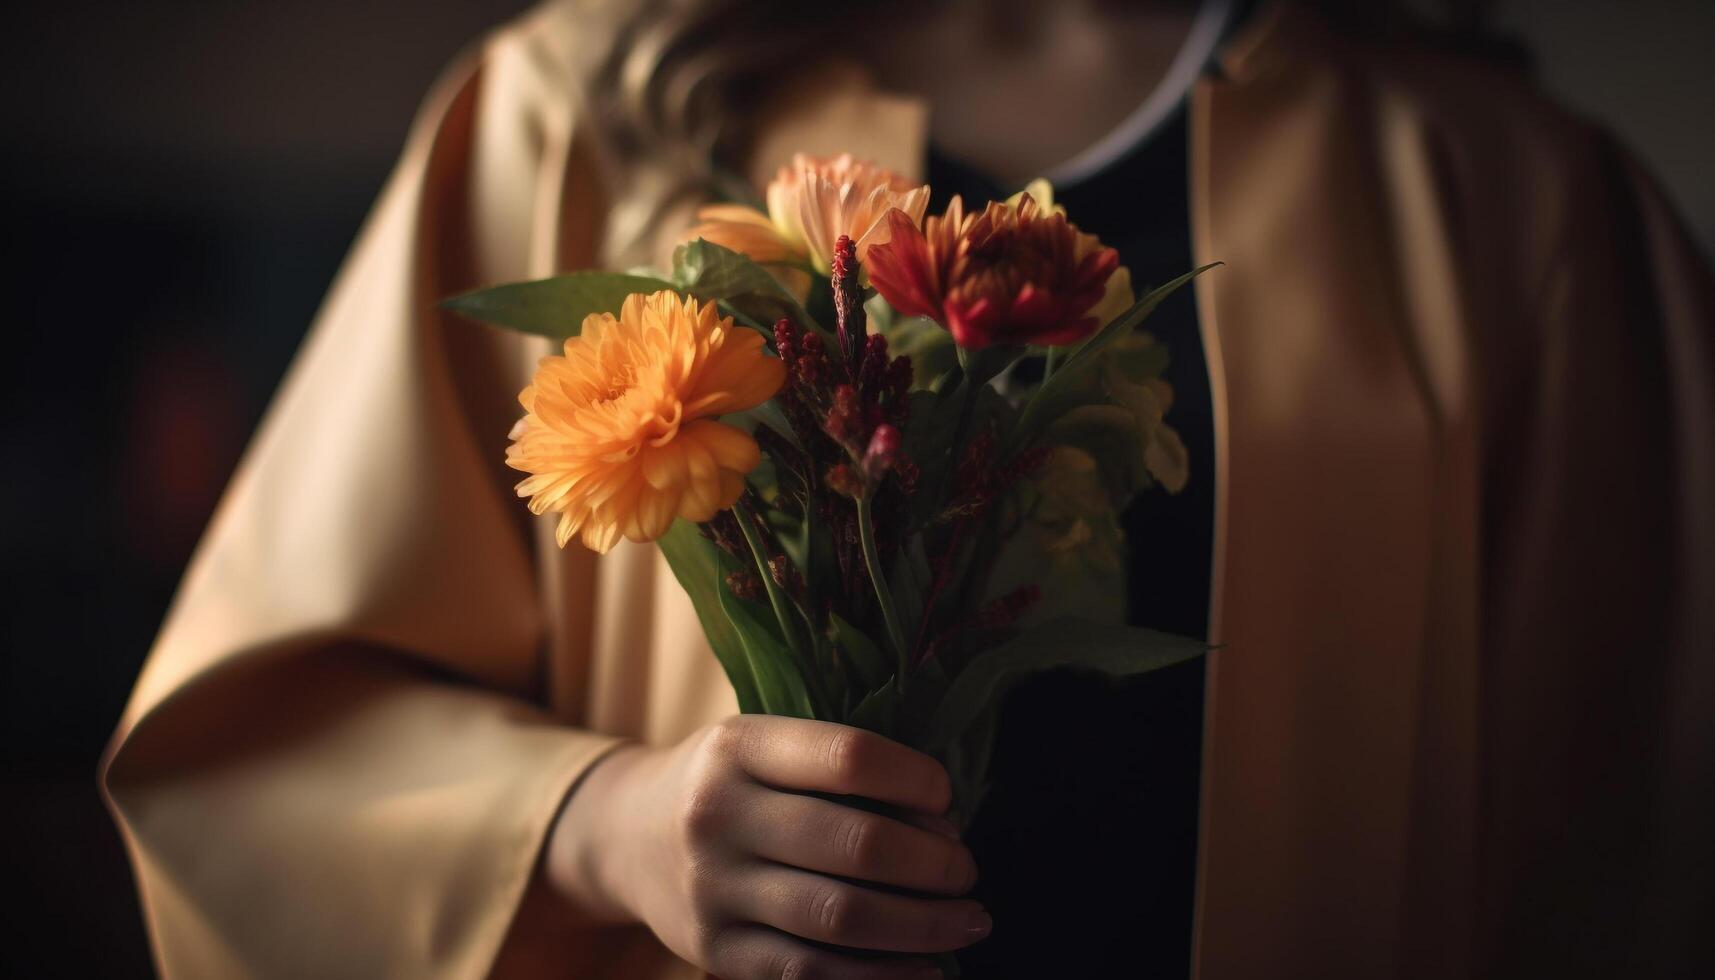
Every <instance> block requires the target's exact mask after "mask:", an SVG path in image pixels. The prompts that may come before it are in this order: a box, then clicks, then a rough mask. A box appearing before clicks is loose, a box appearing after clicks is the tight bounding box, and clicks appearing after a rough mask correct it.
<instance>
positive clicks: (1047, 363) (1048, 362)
mask: <svg viewBox="0 0 1715 980" xmlns="http://www.w3.org/2000/svg"><path fill="white" fill-rule="evenodd" d="M1064 350H1065V348H1064V347H1050V348H1048V356H1047V357H1046V358H1044V359H1043V362H1042V380H1043V381H1047V380H1048V379H1049V378H1052V377H1054V372H1055V371H1058V370H1060V359H1061V358H1060V354H1061V351H1064Z"/></svg>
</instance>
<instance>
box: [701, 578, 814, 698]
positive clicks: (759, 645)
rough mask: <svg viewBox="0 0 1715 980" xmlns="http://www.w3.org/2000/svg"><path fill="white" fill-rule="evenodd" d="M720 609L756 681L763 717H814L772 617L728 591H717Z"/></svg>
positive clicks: (791, 655) (793, 662)
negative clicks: (764, 715) (767, 715)
mask: <svg viewBox="0 0 1715 980" xmlns="http://www.w3.org/2000/svg"><path fill="white" fill-rule="evenodd" d="M718 594H719V596H720V602H721V609H722V610H723V611H725V613H726V618H727V621H728V622H729V623H730V624H731V626H732V629H733V632H734V633H736V634H738V640H739V644H740V646H741V648H742V649H743V651H744V656H745V659H746V660H747V661H748V662H749V664H750V672H751V676H752V677H754V678H756V693H757V696H758V698H759V700H760V701H761V702H762V711H763V713H764V714H770V715H785V716H787V717H791V718H814V717H816V710H815V708H814V707H813V706H812V704H811V702H810V694H809V691H808V690H806V689H805V687H804V677H803V675H802V674H800V673H799V671H798V660H797V657H795V656H794V655H793V653H792V651H791V649H790V648H788V647H787V646H786V643H785V642H784V641H783V640H781V638H780V633H779V631H778V630H777V629H776V628H775V626H774V617H773V616H772V615H770V614H769V613H768V612H767V611H766V610H765V609H763V608H762V607H761V606H759V605H757V604H756V603H752V602H746V601H744V600H742V599H740V598H738V597H737V596H735V595H733V594H732V592H731V590H729V589H726V588H724V587H723V588H721V589H720V590H719V593H718Z"/></svg>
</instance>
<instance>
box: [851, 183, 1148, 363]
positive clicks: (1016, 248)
mask: <svg viewBox="0 0 1715 980" xmlns="http://www.w3.org/2000/svg"><path fill="white" fill-rule="evenodd" d="M888 223H889V225H890V226H891V236H890V241H888V242H887V243H885V244H878V245H877V246H876V247H875V248H873V249H871V250H870V255H869V277H870V282H871V284H873V285H874V286H875V288H876V291H877V292H879V293H881V295H882V296H883V297H884V298H885V299H886V300H887V302H888V303H889V304H891V305H892V306H893V308H894V309H895V310H897V311H898V312H900V313H902V314H904V315H906V316H924V317H928V318H930V319H932V320H934V321H935V322H936V323H939V324H941V325H942V326H944V327H946V328H947V330H948V331H949V332H950V333H951V334H952V335H953V341H954V342H955V343H957V344H958V345H959V346H960V347H964V348H966V349H967V350H980V349H982V348H984V347H988V346H990V345H991V344H1037V345H1041V346H1050V345H1061V344H1070V343H1073V342H1076V341H1078V340H1082V339H1083V338H1085V337H1087V336H1089V335H1090V334H1091V333H1093V332H1095V330H1096V329H1097V328H1099V327H1100V326H1101V325H1102V322H1101V320H1100V319H1099V318H1098V315H1097V314H1098V311H1104V312H1105V309H1106V307H1107V306H1108V305H1109V304H1108V303H1107V302H1104V299H1105V297H1106V296H1107V293H1108V287H1109V281H1110V279H1112V278H1113V276H1114V275H1115V273H1116V271H1117V270H1118V268H1119V253H1117V252H1115V251H1114V250H1113V249H1111V248H1108V247H1107V246H1105V245H1103V244H1102V243H1101V242H1100V241H1098V240H1097V239H1096V237H1095V236H1094V235H1086V234H1084V233H1083V232H1080V231H1079V230H1078V229H1077V227H1076V226H1074V225H1072V224H1071V223H1070V222H1068V221H1067V220H1066V216H1065V215H1064V214H1063V213H1055V212H1052V211H1048V210H1045V209H1043V208H1042V207H1040V206H1039V205H1038V204H1037V202H1036V200H1035V198H1033V197H1032V196H1030V195H1029V194H1024V195H1022V196H1020V197H1019V198H1018V199H1017V203H1016V204H1012V203H1001V202H992V203H990V204H989V206H988V207H987V208H985V209H984V210H983V211H982V213H981V214H975V215H970V214H966V213H965V209H964V203H963V202H962V201H961V200H960V199H958V198H954V199H953V201H952V203H950V204H949V205H948V206H947V211H946V213H945V214H944V215H941V216H939V217H930V218H929V219H927V220H926V221H925V222H923V227H922V228H921V229H919V228H918V227H917V225H916V223H915V222H913V221H912V220H911V219H910V217H909V216H908V215H905V214H902V213H890V214H889V215H888ZM1127 279H1128V280H1129V277H1127ZM1128 286H1129V282H1128Z"/></svg>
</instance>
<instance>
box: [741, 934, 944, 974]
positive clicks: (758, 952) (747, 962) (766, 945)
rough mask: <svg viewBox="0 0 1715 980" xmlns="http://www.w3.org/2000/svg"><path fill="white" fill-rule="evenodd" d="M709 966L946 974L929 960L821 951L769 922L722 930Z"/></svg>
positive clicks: (773, 971) (744, 969) (744, 970)
mask: <svg viewBox="0 0 1715 980" xmlns="http://www.w3.org/2000/svg"><path fill="white" fill-rule="evenodd" d="M708 967H709V969H710V971H711V972H713V973H714V974H715V975H716V976H718V977H721V978H722V980H781V978H785V977H804V978H810V977H815V978H817V980H940V977H941V975H942V974H941V971H940V970H939V969H938V968H937V967H936V966H935V965H934V964H932V963H929V962H927V961H925V960H919V959H885V960H864V959H858V958H856V957H853V956H845V955H841V954H840V953H836V952H834V951H832V950H825V949H817V948H815V947H814V946H811V945H810V944H808V943H804V942H800V941H798V940H796V939H793V938H792V937H791V936H787V935H784V934H782V933H779V932H776V931H775V930H773V929H769V928H767V927H765V926H740V927H737V928H733V929H728V930H727V931H726V932H724V933H722V934H721V937H720V938H719V939H717V940H716V941H715V943H714V947H713V948H712V950H711V951H710V957H709V963H708Z"/></svg>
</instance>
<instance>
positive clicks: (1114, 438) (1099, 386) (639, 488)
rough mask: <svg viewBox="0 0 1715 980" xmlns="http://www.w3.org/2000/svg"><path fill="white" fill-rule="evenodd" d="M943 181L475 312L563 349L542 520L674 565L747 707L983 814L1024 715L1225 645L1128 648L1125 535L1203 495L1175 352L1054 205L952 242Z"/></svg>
mask: <svg viewBox="0 0 1715 980" xmlns="http://www.w3.org/2000/svg"><path fill="white" fill-rule="evenodd" d="M928 196H929V189H928V188H927V187H921V186H913V185H912V184H911V183H910V182H909V181H905V180H903V179H902V178H899V177H898V176H896V175H894V174H891V173H889V172H887V171H885V170H882V169H880V168H877V167H874V166H871V165H869V164H865V163H862V162H859V161H854V160H852V159H851V158H850V157H838V158H834V159H828V160H821V159H813V158H809V157H802V156H801V157H798V158H796V159H795V160H794V162H793V164H792V165H791V166H789V167H786V168H783V169H782V171H781V173H780V176H779V177H778V178H777V179H776V180H775V181H774V183H772V184H771V185H770V186H769V188H768V191H767V203H766V205H765V206H764V207H750V206H746V205H743V204H725V205H717V206H712V207H709V208H705V209H704V210H703V212H702V215H701V223H700V224H699V225H698V226H697V227H696V228H695V229H693V230H692V233H691V238H690V240H689V241H687V243H686V244H684V245H682V246H681V247H680V248H679V249H678V250H677V252H676V253H675V255H674V258H673V263H672V268H671V270H669V271H667V272H666V273H663V274H659V275H657V274H653V273H627V274H614V273H605V272H576V273H571V274H568V275H563V276H558V277H555V278H552V279H547V280H541V281H537V282H528V283H518V284H512V285H504V286H498V287H495V288H491V289H485V290H480V291H477V292H474V293H469V294H465V295H463V296H460V297H457V298H454V299H452V300H449V301H448V303H447V305H448V306H449V307H451V308H452V309H455V310H457V311H459V312H461V313H463V314H465V315H467V316H470V317H473V318H476V319H479V320H483V321H486V322H488V323H492V324H495V325H498V326H502V327H507V328H511V329H515V330H521V331H526V332H530V333H536V334H542V335H546V336H548V337H551V338H553V339H554V340H556V341H559V342H560V343H561V344H562V353H560V354H556V355H552V356H549V357H546V358H544V359H543V360H542V362H541V365H540V367H539V369H538V371H537V373H536V376H535V378H534V379H533V380H532V382H531V384H530V386H529V387H528V388H527V389H525V391H524V392H523V393H522V395H521V396H520V401H521V403H522V405H523V407H524V409H525V415H524V417H523V418H522V419H521V420H520V421H519V423H518V425H517V427H516V428H515V429H514V430H513V433H512V440H513V441H512V444H511V446H510V448H509V451H508V456H507V461H508V463H509V464H510V465H511V466H513V467H515V468H517V469H519V470H521V471H523V472H524V473H526V474H527V476H526V477H525V479H524V480H523V481H522V482H521V483H519V485H518V492H519V494H520V496H523V497H527V498H529V505H530V507H531V509H532V510H533V511H534V512H535V513H538V514H553V515H556V516H557V520H558V525H557V527H558V540H559V542H560V544H561V545H562V546H565V545H567V544H569V543H570V542H571V541H572V540H573V539H574V538H576V539H577V540H578V542H580V544H581V545H582V546H584V547H588V548H591V549H593V550H596V551H600V552H606V551H608V550H609V549H611V548H613V547H614V546H616V545H617V544H618V542H619V540H620V539H621V538H625V539H628V540H631V541H637V542H647V541H653V542H655V543H656V544H657V546H659V547H660V548H661V550H662V552H663V553H664V554H665V556H666V558H667V561H668V563H669V564H670V565H671V567H672V569H673V572H674V574H675V575H676V576H677V578H678V580H679V583H680V585H681V586H682V587H683V588H684V589H685V592H686V593H687V595H688V596H689V597H690V599H691V602H692V604H693V605H694V606H695V608H696V611H697V615H698V617H699V619H700V622H701V624H702V626H703V629H704V632H705V634H706V635H707V638H708V641H709V646H710V647H711V648H712V649H713V651H714V653H715V656H716V657H718V658H719V660H720V662H721V665H722V666H723V667H724V669H725V671H726V675H727V677H728V679H729V680H730V681H731V683H732V685H733V689H734V691H735V692H736V693H737V696H738V703H739V706H740V708H741V709H742V710H743V711H746V712H760V713H767V714H777V715H792V716H798V717H804V718H817V719H823V720H827V721H833V722H839V723H843V724H848V725H855V726H859V727H862V728H867V729H870V730H872V731H875V732H878V733H881V734H883V735H886V736H888V737H890V738H893V739H896V740H898V741H900V742H903V743H905V744H907V745H911V746H913V747H915V748H918V749H921V750H923V751H926V752H928V753H930V754H932V755H934V756H935V757H937V758H939V759H940V760H941V761H942V762H943V763H944V764H945V765H946V766H947V768H948V771H949V773H950V774H951V775H952V777H953V785H954V796H955V812H956V814H957V816H958V817H959V818H961V819H962V820H965V821H968V820H969V818H970V817H971V816H972V814H973V813H974V812H975V809H976V807H977V805H978V803H979V802H980V800H981V796H982V790H983V786H984V778H985V772H986V770H987V767H988V761H989V757H990V753H991V749H992V746H993V743H994V739H995V727H996V719H997V716H998V711H999V706H1000V703H1001V700H1002V698H1003V696H1004V694H1005V692H1006V690H1007V689H1008V688H1009V687H1010V686H1011V685H1013V684H1014V683H1016V682H1017V681H1018V680H1019V679H1021V678H1023V677H1025V676H1027V675H1029V674H1031V673H1032V672H1035V671H1041V670H1046V669H1051V668H1075V669H1083V670H1091V671H1098V672H1101V673H1103V674H1108V675H1113V676H1120V675H1127V674H1136V673H1141V672H1145V671H1150V670H1154V669H1157V668H1160V667H1163V666H1167V665H1169V664H1173V663H1177V662H1180V661H1182V660H1186V659H1188V658H1192V657H1196V656H1200V655H1201V654H1202V653H1203V652H1204V651H1205V647H1204V645H1203V644H1202V643H1201V642H1198V641H1195V640H1190V639H1186V638H1180V637H1173V636H1167V635H1163V634H1160V633H1155V632H1151V631H1148V630H1143V629H1138V628H1134V627H1128V626H1125V625H1123V623H1122V619H1123V615H1122V613H1123V596H1124V574H1125V562H1124V559H1123V555H1124V551H1123V549H1122V542H1121V539H1120V531H1119V523H1118V515H1119V513H1120V512H1121V511H1122V510H1123V509H1124V507H1125V506H1126V504H1127V503H1128V502H1129V501H1130V500H1131V499H1132V498H1133V497H1134V496H1135V495H1136V494H1138V493H1141V492H1144V491H1145V490H1147V489H1149V488H1150V487H1152V486H1154V485H1156V484H1161V485H1164V486H1165V488H1166V489H1167V490H1169V491H1177V489H1178V488H1179V487H1181V486H1182V485H1183V483H1184V480H1185V472H1186V460H1185V454H1184V449H1183V446H1182V444H1181V443H1180V442H1179V439H1178V437H1177V435H1176V434H1175V433H1174V432H1173V430H1172V428H1171V427H1170V426H1169V425H1168V424H1167V423H1166V422H1165V421H1164V420H1163V416H1164V414H1165V413H1166V412H1167V409H1168V407H1169V406H1170V404H1171V392H1170V390H1168V388H1167V386H1166V385H1165V384H1164V383H1163V382H1162V381H1160V379H1159V375H1160V373H1161V370H1162V368H1163V367H1164V366H1165V363H1166V362H1165V357H1166V355H1165V352H1164V351H1162V350H1161V349H1160V347H1159V346H1158V345H1156V344H1154V343H1153V342H1152V341H1151V340H1150V338H1149V337H1148V335H1147V334H1145V333H1142V332H1141V331H1140V330H1139V329H1138V328H1139V325H1140V324H1141V323H1142V322H1143V321H1144V319H1145V317H1147V316H1148V315H1149V313H1150V311H1151V310H1153V309H1154V308H1155V307H1156V305H1157V304H1158V303H1160V301H1161V300H1162V299H1163V298H1164V297H1165V296H1166V295H1167V294H1168V293H1170V292H1172V291H1173V290H1175V289H1178V288H1179V287H1180V286H1182V285H1184V284H1185V283H1186V282H1187V281H1189V280H1190V279H1191V278H1192V277H1193V276H1194V275H1196V274H1197V272H1201V271H1202V270H1197V271H1196V272H1192V273H1188V274H1187V275H1185V276H1183V277H1181V278H1180V279H1177V280H1175V281H1173V282H1170V283H1167V284H1166V285H1164V286H1161V287H1159V288H1157V289H1155V290H1153V291H1151V292H1149V293H1147V294H1146V295H1144V296H1143V297H1142V298H1141V299H1139V298H1135V297H1134V296H1133V295H1132V290H1131V284H1130V279H1129V275H1128V274H1127V272H1126V270H1125V269H1124V268H1122V267H1120V266H1119V263H1118V256H1117V255H1116V254H1115V253H1114V251H1113V250H1112V249H1111V248H1106V247H1104V246H1103V245H1101V243H1100V242H1098V241H1097V240H1096V239H1094V238H1093V237H1092V236H1089V235H1086V234H1083V233H1081V232H1079V231H1078V229H1077V228H1076V227H1075V226H1074V225H1072V224H1071V223H1070V222H1069V221H1068V220H1067V216H1066V215H1065V214H1064V213H1063V211H1061V210H1059V209H1056V208H1055V207H1054V205H1053V201H1052V191H1051V189H1050V188H1048V187H1047V186H1046V185H1045V184H1042V183H1041V182H1038V183H1037V184H1035V185H1032V187H1031V188H1030V189H1028V190H1027V191H1026V192H1024V193H1022V194H1020V195H1018V196H1016V197H1014V198H1012V199H1009V200H1007V201H1001V202H991V203H989V204H988V205H987V207H986V208H984V209H983V210H982V211H981V212H971V213H967V212H966V211H965V209H964V207H963V204H962V202H961V201H959V200H958V199H956V198H955V199H954V200H953V202H952V203H951V204H950V205H949V207H948V208H947V209H946V211H945V213H943V214H941V215H933V216H928V217H925V215H924V211H925V207H926V204H927V201H928Z"/></svg>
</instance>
